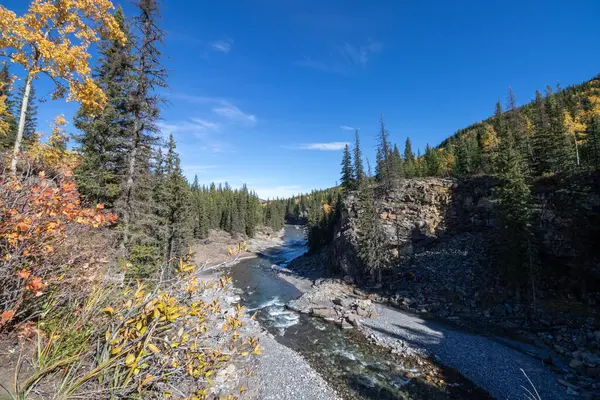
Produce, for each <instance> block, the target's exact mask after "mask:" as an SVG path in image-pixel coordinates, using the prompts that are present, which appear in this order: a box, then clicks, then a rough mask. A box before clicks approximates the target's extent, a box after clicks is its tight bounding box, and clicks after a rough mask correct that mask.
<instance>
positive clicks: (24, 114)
mask: <svg viewBox="0 0 600 400" xmlns="http://www.w3.org/2000/svg"><path fill="white" fill-rule="evenodd" d="M32 80H33V75H32V74H31V72H28V73H27V78H26V79H25V90H24V91H23V99H22V101H21V114H20V116H19V129H18V130H17V137H16V139H15V147H14V149H13V156H12V159H11V161H10V172H11V174H12V175H15V174H16V173H17V161H18V159H19V153H20V152H21V143H22V142H23V133H24V132H25V118H26V117H27V107H28V106H29V93H30V92H31V81H32Z"/></svg>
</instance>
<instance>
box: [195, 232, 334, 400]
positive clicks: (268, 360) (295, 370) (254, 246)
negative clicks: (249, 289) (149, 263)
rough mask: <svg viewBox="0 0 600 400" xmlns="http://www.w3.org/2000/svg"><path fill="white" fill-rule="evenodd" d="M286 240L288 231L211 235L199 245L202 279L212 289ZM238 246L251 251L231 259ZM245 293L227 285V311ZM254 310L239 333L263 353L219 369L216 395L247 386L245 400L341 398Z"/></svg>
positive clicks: (223, 300) (224, 304)
mask: <svg viewBox="0 0 600 400" xmlns="http://www.w3.org/2000/svg"><path fill="white" fill-rule="evenodd" d="M283 242H284V240H283V230H282V231H280V232H273V231H271V230H268V229H266V230H261V231H259V232H258V233H257V235H256V236H255V237H254V238H252V239H249V240H247V241H244V240H242V239H241V238H233V237H231V235H229V234H227V233H224V232H211V235H210V236H209V238H208V239H206V240H203V241H201V242H199V243H198V244H197V246H196V248H195V260H196V263H198V265H204V266H205V272H204V273H203V276H202V278H203V280H204V281H205V282H206V283H207V285H208V286H211V285H216V284H218V282H219V280H220V279H221V278H222V277H224V276H228V275H230V273H231V269H232V268H235V267H236V266H238V265H239V263H241V262H251V261H253V260H255V259H257V258H259V257H261V255H262V253H263V252H265V251H268V250H269V249H273V248H278V247H280V246H282V244H283ZM239 243H246V246H247V249H246V251H244V252H243V253H241V254H238V255H237V256H234V257H232V256H230V255H229V254H228V249H229V248H233V247H236V246H237V245H238V244H239ZM242 294H243V290H240V288H237V287H234V286H233V285H227V286H225V287H224V288H223V289H222V291H221V292H220V293H219V294H218V298H219V301H220V302H221V305H222V307H224V308H225V309H230V310H231V311H233V309H234V307H235V306H236V305H237V304H239V303H240V295H242ZM215 298H217V296H215ZM210 300H211V299H210V298H207V299H206V301H210ZM255 312H256V310H247V312H246V313H245V314H244V315H243V316H242V318H241V321H242V323H243V324H244V326H242V327H241V328H240V330H239V332H240V334H241V337H243V338H244V337H250V336H256V337H257V338H258V339H259V343H260V347H261V349H262V350H261V353H260V354H257V355H251V356H249V357H248V358H246V359H238V360H236V361H235V362H233V363H231V364H230V365H229V366H227V367H226V368H224V369H222V370H221V371H219V372H218V373H217V374H216V376H215V378H214V384H215V386H214V390H213V395H214V397H215V398H216V397H218V396H226V395H228V394H237V393H239V391H240V388H242V389H243V397H242V398H244V399H249V400H254V399H256V400H259V399H260V400H263V399H264V400H268V399H272V400H280V399H281V400H295V399H306V400H311V399H325V400H335V399H339V398H340V397H339V396H338V395H337V393H336V392H335V390H334V389H332V388H331V387H330V385H329V384H328V383H327V382H326V381H325V380H324V379H323V378H322V377H321V376H320V375H319V374H318V373H317V372H316V371H315V370H314V369H313V368H312V367H311V366H310V364H309V363H308V362H307V361H306V360H305V359H304V358H303V357H302V356H301V355H300V354H298V353H297V352H295V351H294V350H292V349H290V348H288V347H286V346H285V345H283V344H280V343H279V342H277V341H276V340H275V338H274V335H273V334H272V333H270V332H268V331H267V330H266V329H264V327H262V326H261V324H260V323H259V322H258V321H257V320H256V319H255V318H254V317H253V314H254V313H255Z"/></svg>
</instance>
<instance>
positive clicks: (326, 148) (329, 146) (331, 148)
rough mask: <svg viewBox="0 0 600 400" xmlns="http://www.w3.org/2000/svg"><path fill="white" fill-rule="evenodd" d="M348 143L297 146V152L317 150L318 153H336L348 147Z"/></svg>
mask: <svg viewBox="0 0 600 400" xmlns="http://www.w3.org/2000/svg"><path fill="white" fill-rule="evenodd" d="M349 144H350V143H348V142H329V143H308V144H302V145H300V146H297V147H296V149H298V150H319V151H336V150H343V149H344V147H346V146H347V145H349Z"/></svg>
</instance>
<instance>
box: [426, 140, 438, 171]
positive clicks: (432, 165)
mask: <svg viewBox="0 0 600 400" xmlns="http://www.w3.org/2000/svg"><path fill="white" fill-rule="evenodd" d="M424 159H425V162H426V164H427V172H426V173H427V175H429V176H440V174H441V163H440V157H439V153H438V151H437V149H433V148H431V147H430V146H429V144H427V146H425V156H424Z"/></svg>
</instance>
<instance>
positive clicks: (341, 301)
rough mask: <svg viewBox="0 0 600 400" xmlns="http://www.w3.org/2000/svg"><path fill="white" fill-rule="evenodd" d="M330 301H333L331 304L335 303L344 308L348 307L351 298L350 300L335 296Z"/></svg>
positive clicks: (350, 304)
mask: <svg viewBox="0 0 600 400" xmlns="http://www.w3.org/2000/svg"><path fill="white" fill-rule="evenodd" d="M332 301H333V304H336V305H338V306H341V307H344V308H350V307H351V306H352V300H350V299H346V298H340V297H336V298H335V299H333V300H332Z"/></svg>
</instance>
